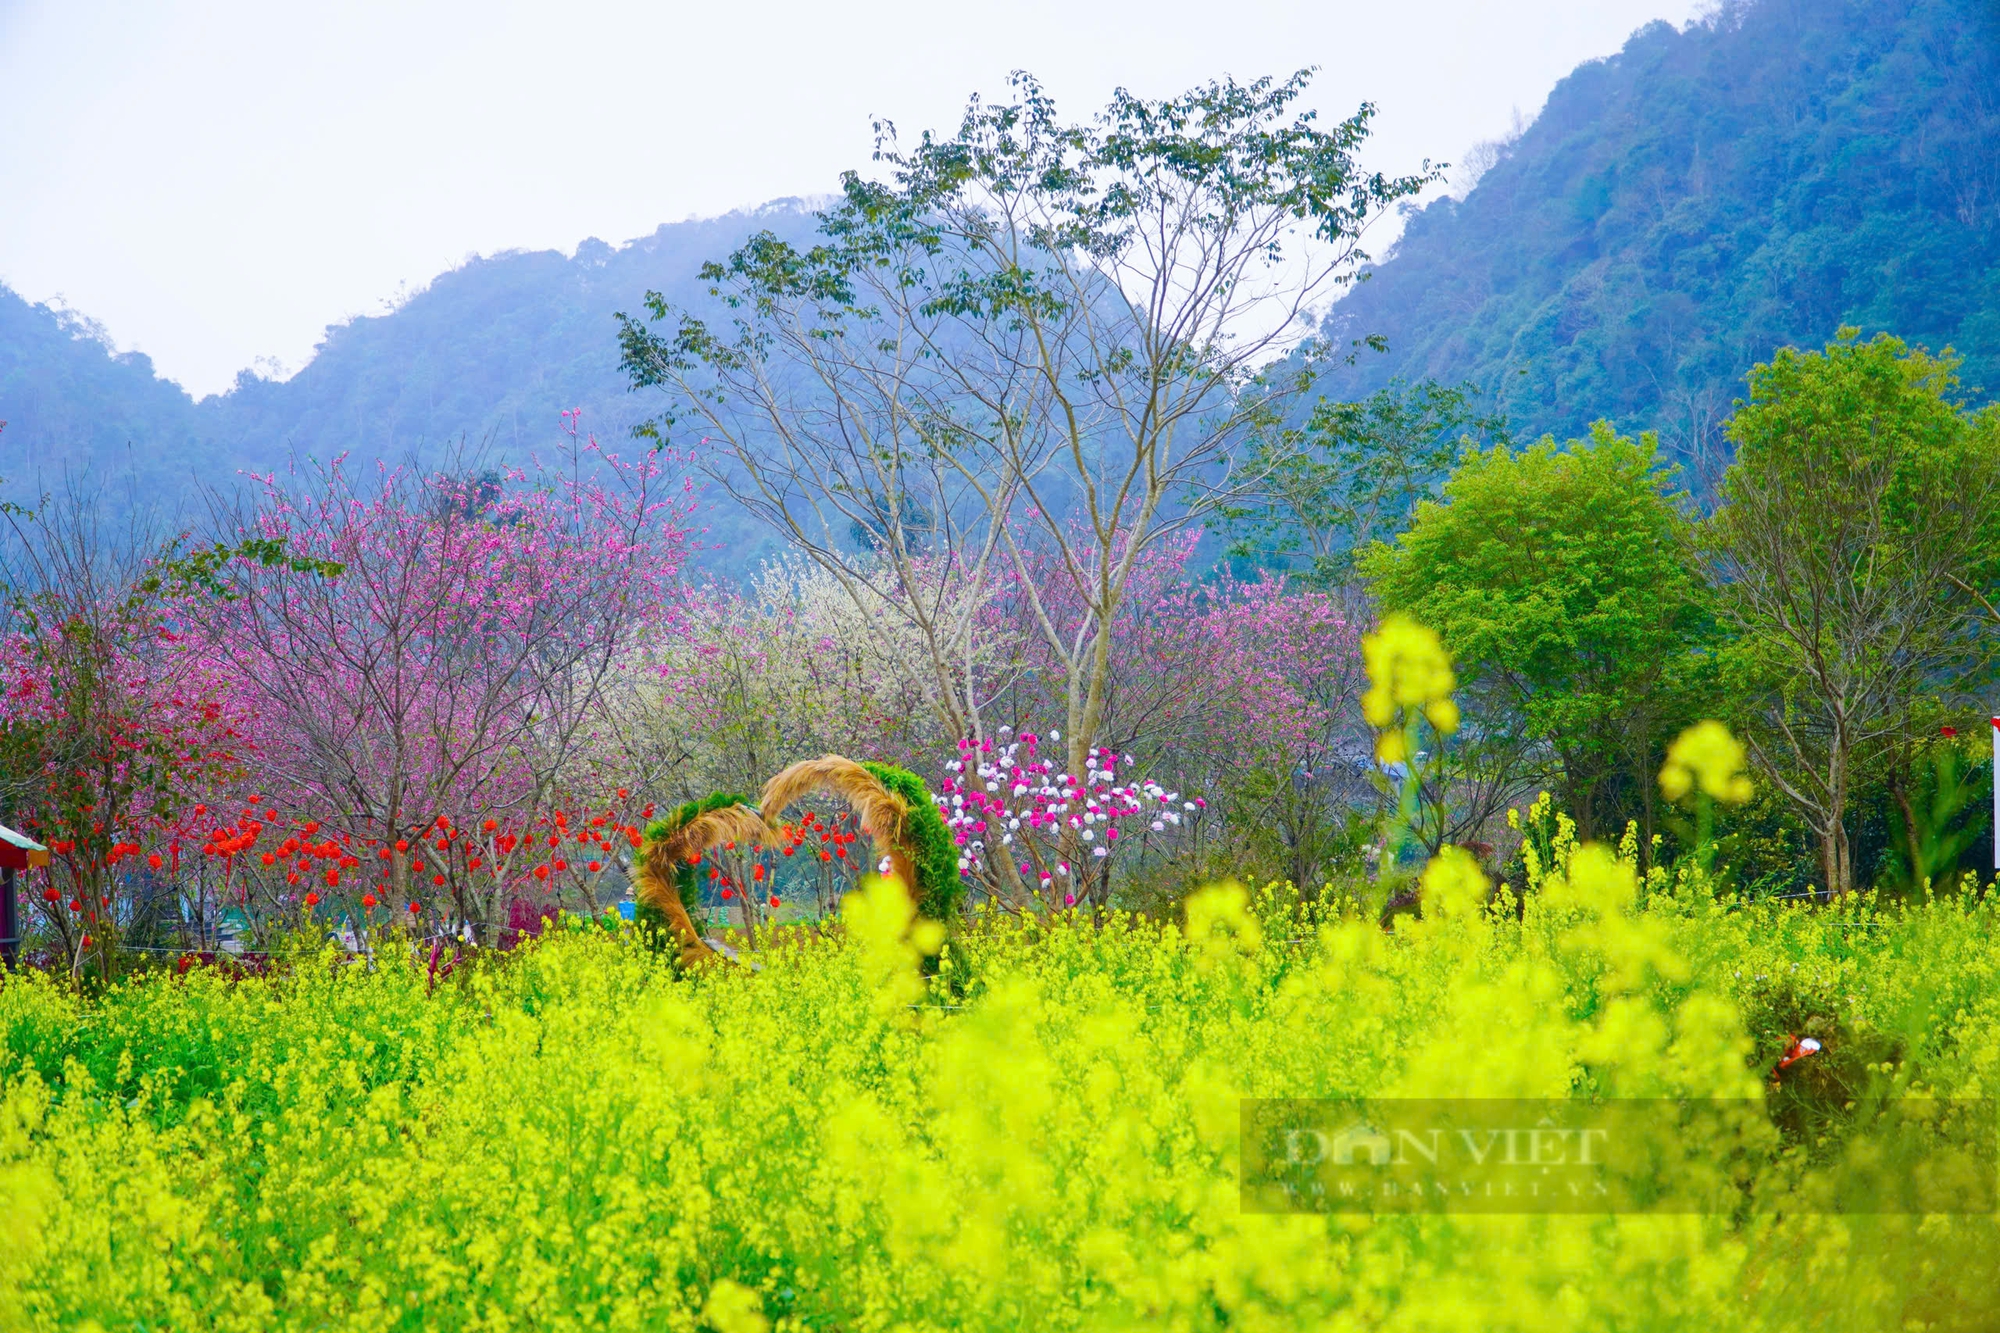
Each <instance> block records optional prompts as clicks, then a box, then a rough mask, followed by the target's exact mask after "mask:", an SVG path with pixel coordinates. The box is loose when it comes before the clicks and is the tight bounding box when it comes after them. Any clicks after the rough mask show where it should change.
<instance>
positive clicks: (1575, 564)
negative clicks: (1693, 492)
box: [1360, 423, 1709, 836]
mask: <svg viewBox="0 0 2000 1333" xmlns="http://www.w3.org/2000/svg"><path fill="white" fill-rule="evenodd" d="M1672 484H1673V474H1672V472H1671V471H1670V470H1668V469H1664V468H1662V467H1661V466H1660V465H1659V463H1658V460H1657V457H1656V452H1655V445H1654V442H1653V441H1652V439H1650V438H1646V439H1643V440H1637V441H1635V440H1631V439H1627V438H1624V437H1621V436H1617V435H1614V434H1612V432H1611V430H1610V428H1609V427H1607V426H1604V425H1603V424H1601V423H1600V424H1599V425H1598V426H1597V427H1596V428H1595V429H1594V430H1593V431H1592V434H1591V438H1590V440H1589V441H1588V442H1584V441H1571V442H1570V443H1569V444H1566V445H1561V446H1558V445H1557V444H1556V443H1555V442H1554V441H1553V440H1544V441H1542V442H1541V443H1540V444H1537V445H1533V446H1531V447H1529V448H1527V449H1525V450H1520V451H1515V450H1513V449H1510V448H1508V447H1507V446H1506V445H1504V444H1503V445H1495V446H1494V447H1493V448H1492V449H1489V450H1486V451H1484V452H1480V453H1475V454H1473V455H1471V456H1469V457H1468V458H1467V459H1466V460H1465V462H1464V463H1463V464H1462V465H1461V466H1460V468H1459V469H1458V471H1457V472H1455V473H1453V474H1452V477H1451V479H1450V480H1449V481H1448V482H1446V483H1445V487H1444V500H1443V503H1432V502H1428V501H1427V502H1425V503H1423V504H1421V505H1419V506H1418V508H1417V511H1416V516H1415V521H1414V522H1413V523H1412V525H1411V527H1410V530H1409V531H1408V532H1406V533H1404V534H1403V535H1402V536H1401V537H1400V538H1398V539H1397V541H1396V544H1395V545H1394V546H1388V545H1385V544H1381V543H1377V544H1376V545H1375V546H1374V547H1372V548H1371V549H1369V550H1368V551H1367V552H1365V553H1364V554H1363V556H1362V557H1361V561H1360V567H1361V572H1362V574H1363V576H1364V577H1365V578H1366V579H1367V580H1368V583H1369V586H1370V589H1371V590H1372V591H1373V593H1374V595H1375V597H1376V599H1377V601H1378V602H1379V603H1380V605H1381V607H1382V609H1383V611H1384V612H1385V613H1402V614H1405V615H1408V616H1410V617H1412V618H1414V619H1415V620H1416V621H1417V622H1418V623H1420V624H1423V625H1427V626H1429V627H1431V628H1432V629H1434V630H1436V631H1437V632H1438V634H1439V636H1440V637H1441V638H1442V639H1443V640H1444V643H1445V647H1446V649H1447V650H1448V651H1449V652H1450V654H1451V657H1452V659H1453V661H1454V662H1455V663H1456V664H1457V666H1458V668H1459V670H1460V672H1461V674H1462V675H1463V676H1464V677H1465V681H1466V685H1467V687H1468V690H1469V698H1470V699H1471V700H1472V702H1473V707H1472V709H1471V710H1470V711H1471V721H1472V725H1473V726H1474V727H1476V728H1480V729H1482V730H1484V731H1486V732H1489V733H1493V732H1499V731H1506V732H1510V733H1511V734H1513V735H1515V736H1517V737H1518V738H1520V739H1521V740H1524V741H1526V742H1528V743H1530V744H1533V745H1537V746H1542V747H1547V749H1548V751H1549V752H1551V753H1553V754H1554V755H1555V756H1557V758H1558V760H1559V762H1560V766H1561V779H1562V785H1563V787H1564V791H1563V795H1564V798H1565V804H1566V805H1567V806H1568V807H1569V808H1570V809H1571V810H1572V811H1574V812H1575V813H1576V814H1577V817H1578V821H1579V823H1580V824H1581V826H1582V827H1583V829H1584V832H1585V835H1586V836H1589V835H1590V834H1591V833H1592V832H1593V830H1606V829H1608V830H1615V829H1617V828H1619V827H1621V826H1622V825H1623V823H1624V820H1625V818H1626V817H1628V814H1632V815H1638V816H1640V817H1641V818H1642V821H1643V822H1644V823H1645V824H1646V830H1645V831H1646V832H1647V833H1648V834H1650V832H1651V810H1652V805H1651V800H1652V791H1653V775H1654V773H1655V772H1656V771H1657V769H1658V767H1659V763H1658V756H1659V754H1660V753H1661V750H1662V747H1663V746H1664V744H1665V742H1666V741H1667V740H1668V739H1669V738H1670V737H1671V736H1672V735H1673V732H1674V730H1675V729H1676V728H1677V726H1678V725H1679V723H1680V722H1681V721H1683V720H1685V719H1686V715H1687V713H1688V712H1689V710H1690V707H1691V702H1690V701H1691V698H1694V697H1699V695H1698V693H1696V691H1697V688H1698V685H1699V682H1700V681H1701V680H1702V678H1703V674H1704V671H1705V666H1704V659H1703V653H1702V650H1703V647H1704V645H1705V643H1706V642H1707V640H1708V636H1709V618H1708V614H1707V610H1706V601H1707V596H1708V592H1707V588H1706V586H1705V583H1704V581H1703V578H1702V574H1701V571H1700V568H1699V565H1698V562H1697V561H1696V560H1695V558H1694V555H1693V546H1692V540H1691V528H1690V525H1689V522H1688V520H1687V518H1686V517H1685V516H1684V514H1683V513H1682V511H1681V507H1680V506H1681V500H1682V497H1681V496H1680V495H1679V493H1678V492H1676V491H1674V490H1673V489H1671V488H1672ZM1634 806H1636V807H1637V808H1636V809H1633V808H1632V807H1634Z"/></svg>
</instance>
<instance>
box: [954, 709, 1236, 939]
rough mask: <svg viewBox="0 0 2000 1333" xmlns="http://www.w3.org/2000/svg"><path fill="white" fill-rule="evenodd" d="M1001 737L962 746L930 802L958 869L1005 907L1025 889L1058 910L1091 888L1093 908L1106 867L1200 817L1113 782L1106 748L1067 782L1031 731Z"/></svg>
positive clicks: (1140, 783) (1178, 802)
mask: <svg viewBox="0 0 2000 1333" xmlns="http://www.w3.org/2000/svg"><path fill="white" fill-rule="evenodd" d="M1009 735H1010V733H1008V732H1007V730H1006V729H1004V728H1003V734H1002V737H1001V739H1000V740H999V741H998V742H997V743H996V742H994V741H979V742H975V741H972V740H969V739H968V740H962V741H960V742H959V744H958V758H956V759H954V760H951V761H949V762H948V763H947V764H946V765H945V773H944V777H943V779H942V780H941V781H940V782H939V784H938V791H937V795H936V798H935V799H936V801H937V805H938V809H939V811H940V812H941V813H942V814H943V815H944V820H945V826H946V827H947V828H949V829H950V830H951V833H952V838H953V840H954V841H955V842H956V843H957V844H958V847H959V849H960V854H959V857H958V868H959V870H960V871H961V872H962V873H965V874H969V875H972V876H975V877H977V878H978V879H980V880H981V881H983V882H984V883H985V884H986V885H987V886H988V891H989V892H990V893H992V895H993V896H994V897H996V898H999V899H1001V900H1003V901H1013V900H1015V898H1016V897H1017V896H1018V895H1016V894H1015V893H1014V892H1013V891H1012V890H1013V888H1014V886H1016V885H1021V884H1025V885H1027V886H1028V887H1029V889H1030V891H1031V892H1033V893H1039V894H1041V895H1043V897H1044V899H1054V898H1056V897H1058V896H1059V897H1060V898H1061V900H1062V903H1063V906H1065V907H1073V906H1075V905H1076V903H1077V901H1078V899H1079V897H1080V896H1081V895H1083V894H1085V893H1090V892H1092V891H1093V890H1095V891H1096V893H1095V896H1096V901H1097V903H1098V905H1100V906H1101V905H1102V904H1103V902H1104V900H1105V897H1106V894H1105V892H1104V889H1105V888H1106V886H1108V884H1109V882H1110V868H1111V863H1112V861H1113V860H1114V859H1116V858H1120V857H1123V858H1125V859H1128V860H1129V859H1131V858H1133V857H1137V856H1143V855H1145V853H1146V852H1147V851H1148V850H1149V849H1152V848H1154V847H1155V846H1157V845H1159V844H1161V843H1165V842H1168V841H1169V840H1170V839H1172V838H1173V837H1175V836H1176V835H1178V834H1179V833H1180V832H1181V830H1182V827H1183V823H1184V821H1186V820H1192V819H1194V818H1196V817H1198V816H1199V815H1200V814H1201V813H1202V812H1203V811H1204V810H1206V809H1207V806H1208V802H1207V801H1206V800H1205V799H1204V798H1201V797H1196V798H1194V799H1193V800H1187V801H1184V800H1182V799H1181V795H1180V793H1179V792H1174V791H1168V790H1167V789H1166V788H1165V787H1162V786H1161V785H1160V784H1159V783H1157V782H1155V781H1153V780H1152V779H1150V778H1129V777H1128V778H1125V779H1123V780H1122V781H1121V780H1120V778H1119V772H1120V762H1121V761H1120V757H1119V756H1118V755H1116V754H1113V753H1112V752H1111V751H1109V750H1106V749H1103V748H1093V749H1092V750H1091V751H1090V752H1089V754H1088V756H1087V757H1086V759H1085V767H1084V770H1083V773H1082V774H1081V775H1080V776H1073V775H1071V774H1070V773H1067V772H1061V771H1058V766H1057V761H1056V760H1055V759H1051V758H1049V757H1047V756H1045V755H1043V754H1042V753H1041V737H1039V736H1037V735H1036V734H1035V733H1033V732H1023V733H1022V734H1021V735H1019V736H1014V737H1012V738H1011V739H1010V738H1009ZM1061 737H1062V733H1061V732H1059V731H1058V732H1052V733H1050V737H1049V739H1051V740H1056V741H1060V740H1061ZM1131 759H1132V757H1131V756H1130V755H1126V756H1124V759H1123V762H1124V763H1127V764H1129V763H1130V762H1131ZM1017 875H1018V879H1017V878H1015V876H1017Z"/></svg>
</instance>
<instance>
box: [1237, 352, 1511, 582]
mask: <svg viewBox="0 0 2000 1333" xmlns="http://www.w3.org/2000/svg"><path fill="white" fill-rule="evenodd" d="M1477 400H1478V391H1477V390H1476V389H1475V388H1474V387H1473V386H1472V385H1470V384H1459V385H1451V384H1440V383H1438V382H1437V381H1436V380H1432V379H1425V380H1419V381H1418V382H1417V383H1415V384H1405V383H1404V382H1402V381H1401V380H1397V381H1395V382H1393V383H1391V384H1390V385H1389V386H1388V387H1387V388H1384V389H1378V390H1376V391H1375V392H1374V393H1373V394H1370V395H1369V396H1368V397H1367V398H1364V399H1362V400H1360V401H1358V402H1327V401H1323V402H1321V403H1319V404H1318V405H1316V406H1315V407H1314V408H1313V412H1312V415H1311V417H1309V418H1308V419H1307V421H1306V423H1305V425H1304V426H1302V427H1297V428H1294V429H1288V430H1284V431H1280V432H1276V433H1273V434H1269V435H1266V436H1265V437H1264V438H1263V439H1262V440H1260V441H1259V442H1258V445H1257V449H1256V452H1255V454H1254V455H1253V459H1252V463H1251V466H1250V469H1249V471H1250V474H1251V475H1253V476H1255V477H1258V478H1259V480H1258V482H1257V484H1256V488H1255V492H1254V494H1253V495H1252V496H1251V497H1250V498H1248V499H1247V500H1245V501H1244V502H1242V503H1239V504H1233V505H1229V506H1227V507H1226V508H1225V509H1224V511H1223V515H1224V517H1225V518H1226V519H1227V520H1228V522H1229V524H1230V526H1231V527H1232V528H1233V529H1234V530H1235V531H1236V532H1237V534H1238V541H1237V542H1236V544H1235V545H1234V546H1233V547H1232V548H1231V551H1230V554H1232V555H1238V556H1249V557H1260V556H1261V557H1265V558H1270V557H1277V558H1278V559H1280V560H1283V561H1285V562H1287V563H1290V562H1291V561H1292V559H1293V558H1297V559H1299V560H1301V561H1303V563H1304V565H1305V568H1304V569H1303V570H1301V571H1300V576H1301V577H1302V578H1303V579H1304V580H1305V581H1307V582H1310V583H1313V584H1316V585H1318V586H1320V587H1337V586H1340V585H1342V584H1346V583H1348V582H1350V581H1351V580H1352V579H1353V577H1354V555H1355V552H1357V551H1360V550H1362V549H1364V548H1365V547H1367V545H1368V544H1369V543H1370V542H1374V541H1380V540H1386V539H1387V538H1389V537H1391V536H1393V535H1394V534H1396V533H1397V532H1400V531H1401V530H1402V528H1403V526H1404V524H1405V523H1407V522H1408V520H1409V517H1410V514H1411V512H1412V511H1413V510H1415V508H1416V506H1417V502H1418V501H1420V500H1425V499H1429V498H1431V497H1433V496H1434V495H1436V493H1437V488H1438V487H1439V486H1440V485H1441V484H1442V483H1443V481H1444V479H1445V477H1446V475H1447V474H1449V473H1450V471H1451V468H1452V464H1454V463H1456V462H1457V461H1458V458H1459V455H1460V454H1462V453H1464V452H1466V451H1467V450H1469V449H1474V448H1478V447H1479V446H1480V445H1482V444H1494V443H1504V442H1506V440H1507V424H1506V422H1505V420H1503V419H1502V418H1500V417H1498V416H1494V415H1491V414H1482V413H1481V412H1480V411H1479V409H1478V405H1477Z"/></svg>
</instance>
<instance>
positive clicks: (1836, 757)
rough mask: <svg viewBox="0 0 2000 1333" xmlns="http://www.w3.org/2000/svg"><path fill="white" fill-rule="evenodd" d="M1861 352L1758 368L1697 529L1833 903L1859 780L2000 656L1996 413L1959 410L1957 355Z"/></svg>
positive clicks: (1771, 764) (1775, 774)
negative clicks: (1716, 497)
mask: <svg viewBox="0 0 2000 1333" xmlns="http://www.w3.org/2000/svg"><path fill="white" fill-rule="evenodd" d="M1859 337H1860V333H1859V330H1856V329H1852V328H1849V329H1843V330H1841V332H1840V336H1839V337H1838V338H1836V339H1835V340H1834V341H1833V342H1831V343H1829V344H1827V346H1826V348H1825V350H1824V351H1818V352H1801V351H1797V350H1794V349H1791V348H1787V349H1785V350H1783V351H1780V352H1779V353H1778V354H1777V355H1776V356H1774V357H1773V358H1772V359H1771V360H1770V362H1768V363H1767V364H1764V365H1760V366H1758V367H1757V368H1756V369H1755V370H1753V371H1751V373H1750V401H1749V402H1748V403H1747V404H1746V405H1744V406H1743V407H1742V408H1741V409H1740V410H1739V411H1738V412H1737V413H1736V415H1735V417H1734V418H1733V419H1732V420H1731V421H1730V423H1729V437H1730V439H1731V440H1733V441H1734V442H1735V444H1736V450H1737V453H1736V461H1735V463H1734V464H1733V465H1731V467H1730V468H1729V470H1728V472H1726V473H1725V474H1724V476H1723V479H1722V484H1721V487H1720V499H1721V504H1720V506H1719V507H1718V509H1717V510H1716V513H1715V515H1714V517H1713V518H1712V519H1710V520H1709V522H1708V524H1707V526H1706V543H1707V546H1708V549H1709V551H1710V552H1711V553H1712V554H1713V556H1714V559H1715V562H1716V565H1717V568H1718V570H1719V571H1720V573H1721V575H1722V578H1723V589H1722V595H1721V598H1720V602H1719V605H1720V608H1721V613H1722V619H1723V622H1724V624H1725V625H1726V627H1727V628H1728V629H1729V630H1730V631H1732V633H1733V639H1734V641H1733V644H1732V647H1731V650H1730V653H1729V655H1728V659H1727V660H1728V665H1729V671H1730V679H1731V682H1732V688H1733V692H1734V693H1736V694H1738V695H1739V696H1740V697H1741V699H1742V701H1743V712H1744V720H1745V722H1746V724H1748V725H1747V728H1746V730H1747V736H1748V739H1749V741H1750V743H1751V747H1752V753H1753V754H1754V755H1755V756H1756V758H1757V761H1758V764H1759V766H1760V767H1761V768H1762V769H1763V770H1764V772H1765V774H1766V775H1767V776H1768V777H1769V778H1770V780H1771V781H1772V782H1773V783H1775V784H1776V785H1777V787H1778V789H1779V790H1780V791H1782V792H1783V793H1784V795H1785V796H1786V798H1787V799H1788V800H1789V801H1790V802H1791V803H1792V805H1793V806H1794V807H1795V808H1796V809H1797V810H1798V812H1799V814H1800V816H1801V817H1802V818H1803V819H1804V820H1805V822H1806V823H1807V824H1808V825H1809V826H1810V827H1811V829H1812V831H1813V833H1814V835H1815V837H1816V839H1817V841H1818V843H1819V861H1820V871H1821V874H1822V875H1823V877H1824V883H1825V886H1826V888H1827V890H1828V891H1829V892H1831V893H1835V894H1843V893H1846V892H1848V891H1850V890H1851V889H1853V888H1854V886H1855V874H1856V867H1855V865H1854V858H1853V851H1852V847H1851V845H1850V841H1849V830H1848V827H1847V815H1848V805H1849V802H1850V801H1851V799H1852V797H1853V794H1854V791H1855V788H1856V784H1857V779H1858V778H1859V777H1860V776H1861V775H1862V774H1863V773H1864V772H1866V771H1868V770H1869V769H1870V768H1871V766H1872V765H1875V764H1877V763H1878V762H1880V761H1882V760H1883V759H1884V757H1885V755H1886V753H1887V752H1888V751H1889V750H1891V749H1893V748H1895V747H1896V745H1897V744H1898V743H1899V741H1900V740H1902V739H1903V738H1905V737H1906V736H1907V735H1908V733H1909V731H1910V729H1911V727H1912V726H1913V725H1916V724H1917V719H1918V718H1919V717H1923V718H1928V717H1929V716H1930V714H1929V713H1928V712H1927V711H1925V710H1924V705H1925V702H1926V700H1927V698H1933V699H1934V698H1936V697H1937V696H1940V695H1942V696H1945V697H1947V698H1949V697H1951V696H1953V695H1959V696H1961V697H1962V696H1963V695H1964V694H1965V692H1967V691H1969V690H1970V689H1972V688H1973V687H1974V686H1977V685H1980V684H1984V683H1986V682H1988V681H1990V680H1991V678H1992V670H1993V667H1994V663H1995V649H1996V644H2000V633H1997V632H2000V624H1996V623H1994V621H1995V620H2000V617H1996V615H1995V612H1994V609H1993V602H1994V599H1995V597H1996V590H2000V409H1995V408H1988V409H1987V410H1985V411H1983V412H1978V413H1974V412H1969V411H1967V410H1966V409H1965V408H1964V407H1963V406H1962V405H1961V404H1960V402H1959V401H1958V400H1957V398H1956V397H1955V394H1956V390H1957V388H1958V380H1957V376H1956V374H1955V372H1956V369H1957V365H1958V363H1957V361H1956V360H1955V359H1953V358H1952V357H1951V356H1950V355H1949V354H1946V355H1944V356H1932V355H1930V354H1928V353H1927V352H1925V351H1923V350H1922V349H1914V350H1913V349H1911V348H1910V347H1909V346H1907V345H1906V344H1904V343H1903V342H1902V341H1900V340H1899V339H1896V338H1892V337H1889V336H1888V335H1886V334H1885V335H1880V336H1877V337H1876V338H1874V339H1872V340H1870V341H1868V342H1861V341H1859ZM1982 622H1984V623H1982Z"/></svg>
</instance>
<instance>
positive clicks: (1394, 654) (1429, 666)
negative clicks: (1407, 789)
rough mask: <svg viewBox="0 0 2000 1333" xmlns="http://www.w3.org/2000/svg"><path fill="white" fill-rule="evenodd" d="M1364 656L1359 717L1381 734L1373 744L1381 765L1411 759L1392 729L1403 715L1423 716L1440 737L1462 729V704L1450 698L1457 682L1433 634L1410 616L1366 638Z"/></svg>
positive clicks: (1393, 619)
mask: <svg viewBox="0 0 2000 1333" xmlns="http://www.w3.org/2000/svg"><path fill="white" fill-rule="evenodd" d="M1361 656H1362V661H1363V663H1364V664H1365V665H1366V666H1367V668H1368V692H1367V693H1365V694H1363V695H1362V696H1361V713H1362V716H1363V717H1365V718H1367V719H1368V725H1369V726H1371V727H1374V728H1375V729H1376V730H1377V731H1379V732H1381V733H1382V734H1381V736H1380V737H1378V738H1377V740H1376V742H1375V757H1376V758H1377V759H1378V760H1380V761H1381V762H1382V763H1385V764H1399V763H1402V762H1404V761H1405V760H1406V759H1408V758H1409V749H1410V746H1409V741H1408V738H1407V737H1405V736H1404V734H1403V733H1402V732H1401V731H1400V730H1392V728H1395V727H1396V719H1397V714H1398V713H1399V712H1401V711H1404V710H1408V711H1410V712H1416V711H1419V710H1420V711H1422V713H1423V715H1424V716H1425V717H1427V718H1429V719H1430V724H1431V726H1433V727H1435V728H1436V729H1437V731H1438V733H1439V734H1440V735H1445V736H1449V735H1450V734H1451V733H1452V732H1454V731H1457V730H1458V720H1459V719H1458V705H1457V704H1456V703H1454V702H1452V698H1451V692H1452V689H1453V687H1454V686H1456V685H1457V684H1458V678H1457V676H1455V675H1454V674H1453V673H1452V669H1451V658H1450V657H1449V656H1448V655H1447V654H1446V653H1445V650H1444V644H1443V643H1441V642H1440V641H1439V640H1438V636H1437V634H1436V632H1435V631H1433V630H1430V629H1427V628H1425V627H1424V626H1422V625H1419V624H1418V623H1417V622H1416V621H1414V620H1411V619H1410V618H1409V617H1408V616H1404V615H1392V616H1389V617H1387V618H1386V619H1384V620H1383V622H1382V625H1381V627H1380V628H1379V629H1377V630H1376V631H1375V632H1374V633H1373V634H1369V635H1366V636H1365V637H1363V638H1362V640H1361ZM1413 720H1414V719H1413Z"/></svg>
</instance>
